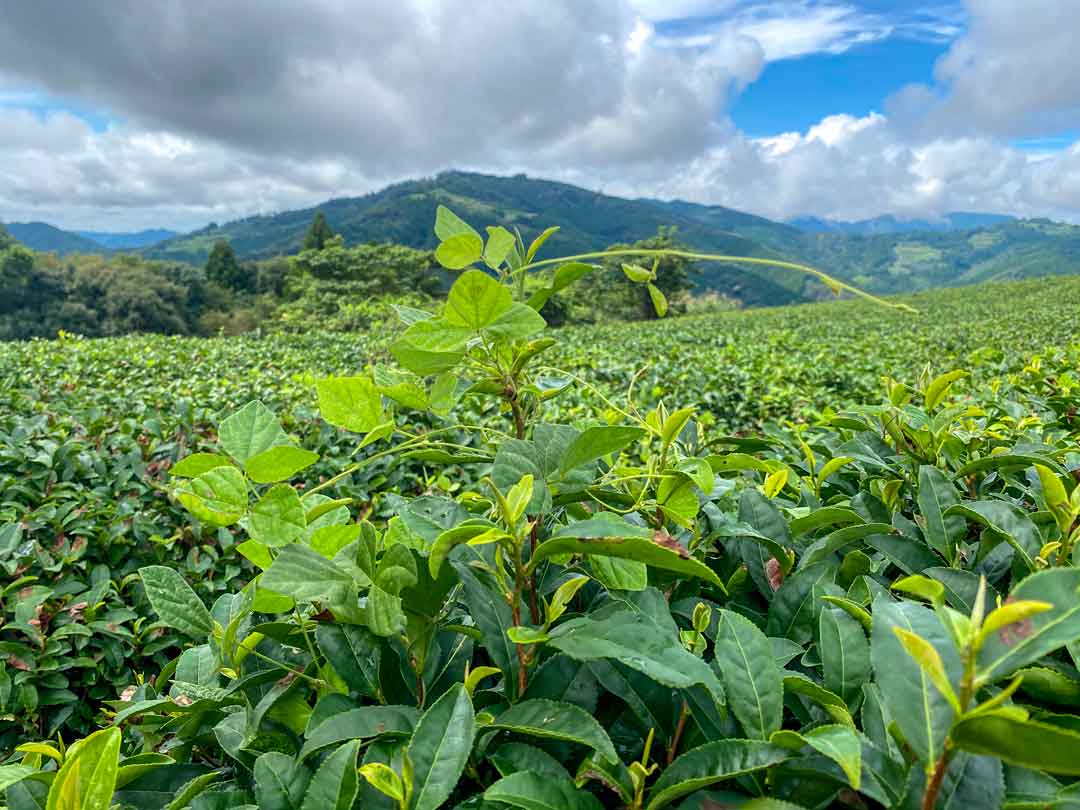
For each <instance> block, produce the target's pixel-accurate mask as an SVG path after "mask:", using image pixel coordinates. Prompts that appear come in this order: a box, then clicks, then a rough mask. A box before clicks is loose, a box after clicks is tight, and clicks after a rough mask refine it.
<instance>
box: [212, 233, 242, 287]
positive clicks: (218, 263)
mask: <svg viewBox="0 0 1080 810" xmlns="http://www.w3.org/2000/svg"><path fill="white" fill-rule="evenodd" d="M206 277H207V278H208V279H209V280H210V281H213V282H214V283H216V284H220V285H221V286H222V287H226V288H227V289H230V290H246V289H247V274H246V273H245V272H244V270H243V268H241V267H240V263H239V262H237V261H236V252H235V251H233V249H232V245H230V244H229V243H228V242H227V241H226V240H224V239H219V240H218V241H217V242H215V243H214V247H213V249H212V250H211V251H210V257H209V258H208V259H207V260H206Z"/></svg>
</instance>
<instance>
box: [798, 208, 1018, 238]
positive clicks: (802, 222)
mask: <svg viewBox="0 0 1080 810" xmlns="http://www.w3.org/2000/svg"><path fill="white" fill-rule="evenodd" d="M1015 220H1016V217H1011V216H1008V215H1006V214H980V213H973V212H969V211H954V212H953V213H950V214H945V215H944V216H942V217H941V218H940V219H898V218H897V217H894V216H893V215H892V214H885V215H884V216H880V217H874V218H873V219H861V220H858V221H855V222H846V221H843V220H838V219H822V218H820V217H798V218H796V219H789V220H788V224H789V225H794V226H795V227H796V228H798V229H799V230H803V231H810V232H811V233H848V234H862V235H867V234H875V233H918V232H927V231H971V230H975V229H976V228H989V227H992V226H994V225H1000V224H1001V223H1003V222H1014V221H1015Z"/></svg>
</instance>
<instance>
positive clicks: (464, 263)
mask: <svg viewBox="0 0 1080 810" xmlns="http://www.w3.org/2000/svg"><path fill="white" fill-rule="evenodd" d="M483 253H484V240H483V239H481V238H480V237H479V236H477V235H476V234H471V233H459V234H455V235H454V236H451V237H450V238H448V239H444V240H443V241H442V242H440V243H439V246H438V247H436V248H435V259H436V260H437V261H438V262H439V264H441V265H442V266H443V267H445V268H446V269H447V270H461V269H462V268H465V267H468V266H469V265H470V264H474V263H476V262H478V261H480V257H481V256H482V255H483Z"/></svg>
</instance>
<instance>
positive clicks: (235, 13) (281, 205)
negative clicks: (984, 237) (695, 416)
mask: <svg viewBox="0 0 1080 810" xmlns="http://www.w3.org/2000/svg"><path fill="white" fill-rule="evenodd" d="M1078 12H1080V0H514V2H505V0H304V2H295V1H294V0H227V1H224V2H223V0H184V2H181V3H177V2H171V0H110V2H108V3H94V2H88V1H87V0H84V1H83V2H69V1H68V0H34V2H28V3H12V4H9V5H7V6H6V7H5V12H4V14H3V16H2V17H0V221H5V222H11V221H28V220H44V221H47V222H52V223H54V224H57V225H59V226H61V227H65V228H70V229H93V230H106V231H125V230H135V229H141V228H147V227H171V228H174V229H177V230H190V229H194V228H197V227H201V226H203V225H205V224H207V223H208V222H211V221H215V222H225V221H228V220H231V219H235V218H238V217H243V216H248V215H251V214H257V213H273V212H275V211H284V210H290V209H295V208H300V207H307V206H311V205H314V204H317V203H319V202H321V201H323V200H326V199H328V198H331V197H344V196H354V195H358V194H364V193H368V192H371V191H375V190H378V189H379V188H382V187H383V186H385V185H386V184H388V183H391V182H396V181H400V180H404V179H409V178H416V177H425V176H432V175H434V174H436V173H438V172H439V171H442V170H445V169H451V168H458V169H467V170H476V171H485V172H491V173H498V174H508V173H517V172H525V173H527V174H529V175H530V176H536V177H544V178H551V179H557V180H563V181H566V182H572V183H576V184H579V185H582V186H585V187H588V188H591V189H597V190H601V191H604V192H607V193H610V194H618V195H623V196H633V197H657V198H662V199H674V198H679V199H685V200H690V201H693V202H700V203H706V204H716V205H725V206H729V207H732V208H737V209H740V210H744V211H750V212H752V213H756V214H760V215H764V216H768V217H771V218H774V219H790V218H794V217H799V216H819V217H830V218H835V219H845V220H853V219H864V218H869V217H874V216H878V215H882V214H893V215H895V216H898V217H900V218H908V219H910V218H933V217H937V216H940V215H942V214H944V213H947V212H950V211H986V212H997V213H1008V214H1015V215H1019V216H1047V217H1051V218H1054V219H1061V220H1065V221H1070V222H1080V47H1077V44H1076V43H1077V42H1080V13H1078Z"/></svg>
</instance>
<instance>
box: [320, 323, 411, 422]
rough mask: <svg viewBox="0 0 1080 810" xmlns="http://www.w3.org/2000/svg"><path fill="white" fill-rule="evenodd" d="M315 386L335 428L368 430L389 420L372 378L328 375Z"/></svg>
mask: <svg viewBox="0 0 1080 810" xmlns="http://www.w3.org/2000/svg"><path fill="white" fill-rule="evenodd" d="M422 323H428V321H422ZM315 388H316V391H317V392H318V395H319V412H320V413H321V414H322V418H323V419H325V420H326V421H327V422H329V423H330V424H331V425H333V426H334V427H339V428H344V429H345V430H351V431H352V432H353V433H367V432H368V431H371V430H374V429H375V428H377V427H379V425H381V424H382V423H383V422H385V421H386V416H385V415H384V413H383V407H382V394H380V393H379V388H378V386H376V385H375V383H374V382H373V381H372V380H371V379H370V378H369V377H327V378H326V379H323V380H319V381H318V382H317V383H316V384H315Z"/></svg>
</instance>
